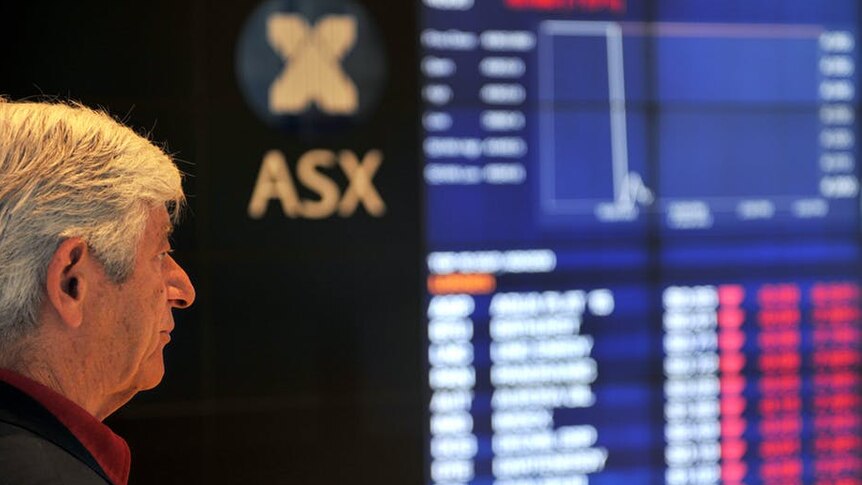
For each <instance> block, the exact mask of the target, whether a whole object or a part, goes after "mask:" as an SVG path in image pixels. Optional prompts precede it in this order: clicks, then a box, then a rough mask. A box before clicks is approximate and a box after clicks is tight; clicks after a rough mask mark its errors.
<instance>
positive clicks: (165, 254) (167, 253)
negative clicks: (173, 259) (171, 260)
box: [159, 248, 174, 259]
mask: <svg viewBox="0 0 862 485" xmlns="http://www.w3.org/2000/svg"><path fill="white" fill-rule="evenodd" d="M173 252H174V249H173V248H171V249H167V250H165V251H162V252H161V253H159V259H165V258H166V257H168V256H170V255H171V254H173Z"/></svg>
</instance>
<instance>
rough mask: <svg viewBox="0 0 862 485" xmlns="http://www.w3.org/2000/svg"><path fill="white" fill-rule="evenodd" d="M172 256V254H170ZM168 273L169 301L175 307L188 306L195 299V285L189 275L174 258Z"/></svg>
mask: <svg viewBox="0 0 862 485" xmlns="http://www.w3.org/2000/svg"><path fill="white" fill-rule="evenodd" d="M169 257H170V256H169ZM170 259H171V261H170V262H171V268H170V270H169V274H168V301H169V302H170V303H171V306H172V307H174V308H188V307H189V306H191V304H192V303H194V301H195V287H194V286H193V285H192V282H191V280H190V279H189V275H188V274H186V272H185V270H184V269H183V268H182V267H181V266H180V265H179V263H177V262H176V261H175V260H174V259H173V258H170Z"/></svg>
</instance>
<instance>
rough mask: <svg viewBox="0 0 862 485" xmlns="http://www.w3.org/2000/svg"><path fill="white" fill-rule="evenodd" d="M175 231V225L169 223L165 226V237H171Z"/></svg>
mask: <svg viewBox="0 0 862 485" xmlns="http://www.w3.org/2000/svg"><path fill="white" fill-rule="evenodd" d="M173 233H174V226H173V225H172V224H168V225H166V226H165V237H171V235H172V234H173Z"/></svg>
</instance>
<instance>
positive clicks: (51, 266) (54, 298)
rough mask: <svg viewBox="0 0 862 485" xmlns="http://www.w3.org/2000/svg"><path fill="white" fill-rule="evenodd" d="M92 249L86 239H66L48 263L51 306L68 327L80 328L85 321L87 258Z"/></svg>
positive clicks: (47, 292) (47, 283)
mask: <svg viewBox="0 0 862 485" xmlns="http://www.w3.org/2000/svg"><path fill="white" fill-rule="evenodd" d="M91 257H92V255H91V254H90V248H89V247H88V246H87V243H86V242H84V240H83V239H81V238H77V237H73V238H69V239H65V240H64V241H63V242H61V243H60V245H59V246H57V250H56V251H54V255H53V256H52V257H51V261H50V263H48V273H47V275H46V277H45V282H46V285H47V288H46V295H47V298H48V303H50V305H51V306H53V307H54V310H55V311H56V313H57V315H59V317H60V320H61V321H62V322H63V323H64V324H65V325H67V326H69V327H72V328H77V327H79V326H80V325H81V323H82V322H83V320H84V298H85V297H86V295H87V285H88V283H90V274H89V268H92V265H89V264H87V263H88V261H86V260H87V259H89V258H91Z"/></svg>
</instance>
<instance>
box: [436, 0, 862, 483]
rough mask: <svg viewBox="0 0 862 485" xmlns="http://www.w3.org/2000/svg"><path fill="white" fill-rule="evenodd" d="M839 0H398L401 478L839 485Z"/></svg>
mask: <svg viewBox="0 0 862 485" xmlns="http://www.w3.org/2000/svg"><path fill="white" fill-rule="evenodd" d="M859 23H860V12H859V11H858V6H857V5H856V2H854V1H852V0H836V1H834V2H830V3H829V5H828V6H826V5H824V4H820V3H818V2H809V1H805V0H787V1H782V2H778V1H767V0H756V1H746V2H741V1H740V2H735V1H734V2H714V1H708V0H655V1H646V2H636V1H634V0H628V1H625V0H589V1H587V0H488V1H484V0H483V1H481V2H479V1H477V0H423V2H422V7H421V26H420V32H419V44H420V49H421V55H420V66H419V68H420V70H421V73H422V83H423V84H422V98H423V105H424V111H423V114H422V126H423V146H422V148H423V153H424V170H423V174H424V181H425V198H426V204H425V213H424V226H425V235H426V240H425V243H426V248H427V252H426V263H427V265H426V266H427V290H426V299H425V303H426V306H425V310H426V312H425V313H426V320H425V324H426V330H427V350H428V356H427V378H428V381H427V382H428V386H427V389H428V399H427V404H428V408H429V413H428V416H429V422H428V428H427V430H428V433H427V437H428V442H427V444H428V446H427V450H428V455H427V460H426V461H427V483H429V484H434V485H456V484H497V485H576V484H587V483H594V484H595V483H598V484H618V483H656V484H658V483H667V484H710V483H726V484H742V483H746V484H748V483H763V484H786V483H817V484H821V483H822V484H826V483H847V484H849V483H862V411H860V410H862V402H860V399H862V382H860V379H862V377H860V371H862V368H860V365H862V321H860V318H862V316H860V309H862V296H860V295H862V288H860V276H861V275H862V264H860V262H862V256H860V249H862V246H860V222H859V205H860V198H859V183H858V169H857V166H856V165H857V164H856V153H857V150H856V144H855V137H856V133H857V131H858V128H857V125H856V120H855V117H856V113H857V112H858V108H859V105H858V101H857V97H856V90H857V87H858V81H857V76H856V69H855V66H856V64H857V57H858V56H857V49H856V44H857V42H858V36H857V31H858V26H859Z"/></svg>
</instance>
